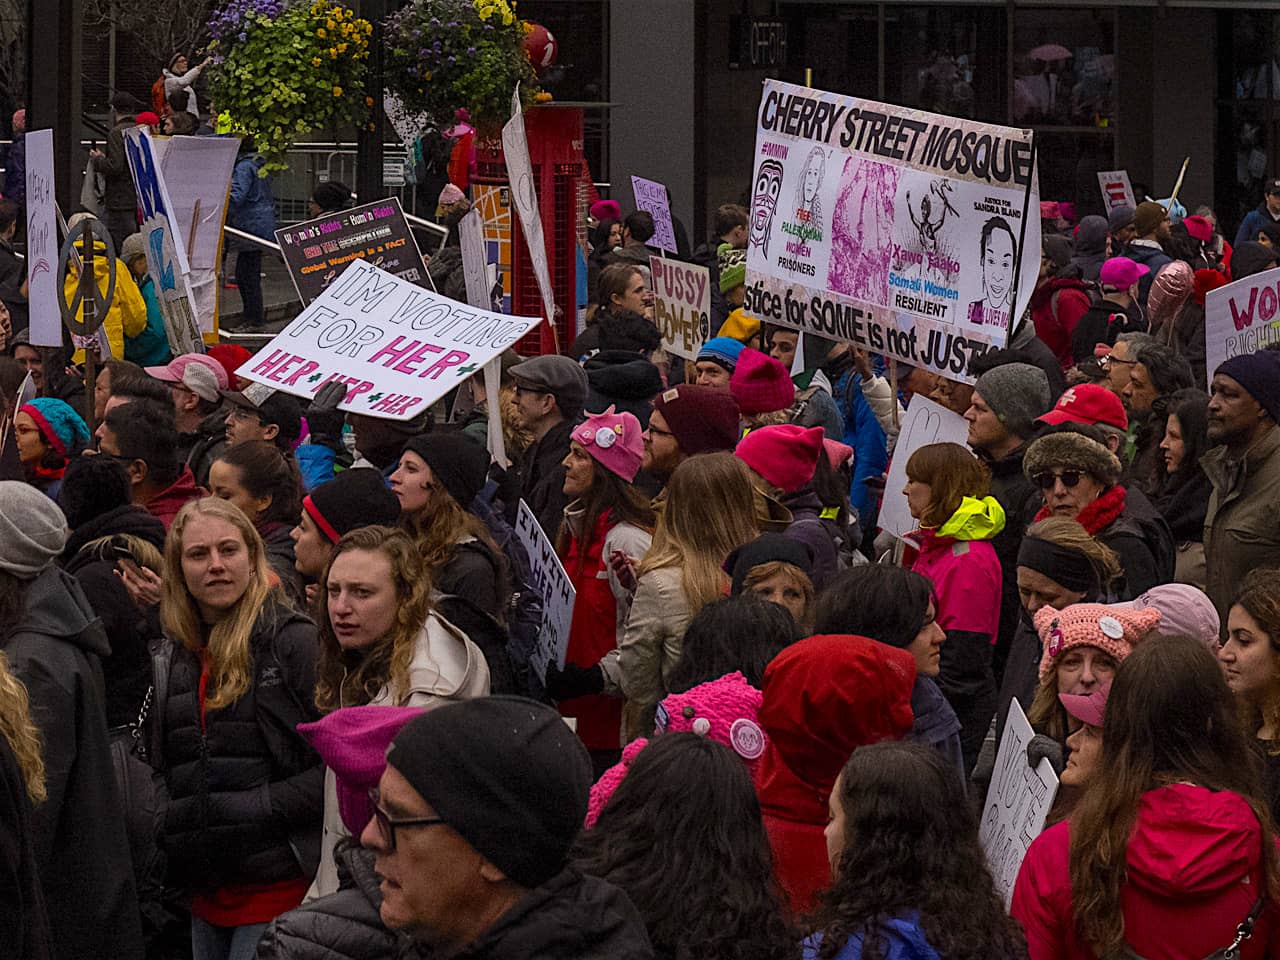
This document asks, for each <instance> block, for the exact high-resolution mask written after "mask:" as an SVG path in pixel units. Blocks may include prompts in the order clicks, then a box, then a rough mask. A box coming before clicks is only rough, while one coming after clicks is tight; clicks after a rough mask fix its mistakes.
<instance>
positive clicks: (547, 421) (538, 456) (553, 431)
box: [507, 355, 588, 543]
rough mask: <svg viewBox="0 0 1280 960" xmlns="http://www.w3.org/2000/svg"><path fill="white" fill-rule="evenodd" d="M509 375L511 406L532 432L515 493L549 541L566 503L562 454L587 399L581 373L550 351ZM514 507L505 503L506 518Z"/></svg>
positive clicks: (565, 453) (584, 377) (584, 376)
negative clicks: (512, 393)
mask: <svg viewBox="0 0 1280 960" xmlns="http://www.w3.org/2000/svg"><path fill="white" fill-rule="evenodd" d="M511 378H512V379H513V380H514V381H515V384H516V412H517V414H518V416H519V418H520V421H521V425H522V426H523V427H524V428H525V429H526V430H528V431H529V432H530V433H531V434H533V438H534V440H533V443H532V444H531V445H530V447H529V449H528V450H526V451H525V452H524V458H523V460H522V461H521V464H520V496H521V498H522V499H523V500H524V502H525V503H527V504H528V505H529V509H530V510H532V511H533V515H534V516H535V517H537V518H538V525H539V526H541V527H542V532H543V533H545V534H546V535H547V539H548V540H550V541H552V542H553V543H554V542H555V539H556V534H557V533H558V532H559V530H560V524H561V523H562V522H563V520H564V508H565V506H566V505H567V504H568V498H567V497H566V496H565V495H564V465H563V460H564V458H565V457H566V456H568V455H569V434H570V433H572V432H573V428H574V426H576V424H577V422H578V419H579V417H581V416H582V405H583V404H584V403H585V402H586V399H587V386H588V383H587V374H586V371H585V370H583V369H582V367H581V366H580V365H579V364H578V363H577V362H576V361H574V360H570V359H569V358H568V357H562V356H558V355H550V356H543V357H534V358H533V359H531V360H526V361H524V363H517V364H516V365H515V366H514V367H512V368H511ZM518 508H519V504H515V503H508V504H507V510H508V517H507V520H508V522H509V523H512V524H514V523H515V511H517V510H518Z"/></svg>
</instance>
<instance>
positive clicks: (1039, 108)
mask: <svg viewBox="0 0 1280 960" xmlns="http://www.w3.org/2000/svg"><path fill="white" fill-rule="evenodd" d="M1115 36H1116V21H1115V11H1114V10H1106V9H1072V10H1038V9H1036V10H1027V9H1021V10H1019V11H1018V12H1017V13H1016V14H1015V15H1014V21H1013V56H1014V61H1013V64H1014V66H1013V77H1014V79H1013V97H1012V117H1013V121H1014V123H1019V124H1028V125H1037V126H1064V127H1107V126H1110V125H1111V123H1112V122H1113V121H1114V119H1115V101H1116V66H1115V65H1116V57H1115Z"/></svg>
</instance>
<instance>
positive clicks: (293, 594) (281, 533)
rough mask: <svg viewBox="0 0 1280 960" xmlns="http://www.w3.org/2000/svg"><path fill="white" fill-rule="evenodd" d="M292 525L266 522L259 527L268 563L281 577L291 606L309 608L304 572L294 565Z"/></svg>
mask: <svg viewBox="0 0 1280 960" xmlns="http://www.w3.org/2000/svg"><path fill="white" fill-rule="evenodd" d="M292 529H293V527H292V526H290V525H289V524H286V523H275V522H272V523H264V524H263V525H262V526H261V527H259V528H258V533H259V534H260V535H261V537H262V545H263V546H264V547H266V552H267V563H268V564H269V565H270V566H271V572H272V573H274V574H275V575H276V576H277V577H279V578H280V587H281V588H282V589H283V590H284V594H285V596H286V597H288V598H289V603H290V605H291V606H293V607H294V608H296V609H298V610H305V609H307V591H306V588H305V587H304V586H303V584H302V574H300V573H298V568H297V567H295V566H294V565H293V560H294V551H293V537H292V536H290V531H291V530H292Z"/></svg>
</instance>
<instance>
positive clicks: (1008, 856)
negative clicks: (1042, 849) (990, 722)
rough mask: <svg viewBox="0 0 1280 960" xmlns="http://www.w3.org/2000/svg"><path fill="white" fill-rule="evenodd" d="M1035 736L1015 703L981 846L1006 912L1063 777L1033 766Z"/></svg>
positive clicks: (993, 779) (1002, 744)
mask: <svg viewBox="0 0 1280 960" xmlns="http://www.w3.org/2000/svg"><path fill="white" fill-rule="evenodd" d="M1034 736H1035V731H1034V730H1032V729H1031V724H1030V723H1029V722H1028V721H1027V715H1026V714H1025V713H1023V712H1022V707H1021V706H1019V704H1018V701H1017V700H1014V701H1013V702H1012V703H1010V704H1009V718H1008V720H1006V721H1005V725H1004V737H1003V738H1002V739H1001V741H1000V751H999V753H997V754H996V768H995V773H994V774H993V775H992V777H991V786H990V787H989V788H988V789H987V800H986V803H985V804H984V805H983V807H982V822H981V824H980V825H979V827H978V842H979V843H981V844H982V850H983V852H984V853H986V855H987V865H988V866H989V867H990V868H991V873H992V875H993V876H994V877H995V881H996V889H997V890H999V891H1000V894H1001V895H1002V896H1003V897H1004V905H1005V908H1006V909H1008V907H1009V904H1010V903H1011V902H1012V900H1013V885H1014V882H1015V881H1016V880H1017V879H1018V869H1019V868H1020V867H1021V866H1022V861H1023V858H1025V857H1026V855H1027V848H1028V847H1029V846H1031V841H1032V840H1034V839H1035V838H1036V837H1038V836H1039V835H1040V831H1041V830H1043V829H1044V820H1045V817H1047V816H1048V815H1049V808H1050V807H1052V806H1053V798H1054V797H1055V796H1057V794H1058V775H1057V774H1056V773H1054V772H1053V767H1052V766H1050V765H1049V761H1048V760H1041V761H1040V763H1039V765H1038V766H1037V767H1036V768H1035V769H1034V770H1033V769H1031V766H1030V765H1029V764H1028V763H1027V744H1028V743H1030V742H1031V738H1032V737H1034Z"/></svg>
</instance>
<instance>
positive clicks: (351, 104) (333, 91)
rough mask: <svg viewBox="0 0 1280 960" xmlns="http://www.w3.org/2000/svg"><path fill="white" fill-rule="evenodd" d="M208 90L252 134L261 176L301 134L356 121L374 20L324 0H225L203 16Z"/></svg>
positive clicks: (281, 161)
mask: <svg viewBox="0 0 1280 960" xmlns="http://www.w3.org/2000/svg"><path fill="white" fill-rule="evenodd" d="M209 31H210V33H211V34H212V35H213V38H214V39H213V42H212V43H211V44H210V45H209V50H210V53H211V54H212V55H213V58H214V65H213V66H212V67H211V68H210V82H209V93H210V96H211V97H212V99H213V104H214V108H215V109H216V110H218V111H220V112H223V113H225V114H226V115H227V117H228V119H229V120H230V124H231V132H232V133H235V134H239V135H241V136H251V137H253V139H254V141H255V143H256V145H257V149H258V152H259V153H260V154H261V155H262V157H263V158H264V160H265V161H266V163H265V164H264V165H263V167H262V174H263V175H264V176H265V175H266V174H267V173H270V172H271V171H273V170H284V169H286V168H287V167H288V164H287V162H286V160H285V154H286V153H287V152H288V150H289V148H290V147H292V146H293V143H294V141H296V140H297V139H298V138H299V137H301V136H303V135H305V134H308V133H310V132H311V131H313V130H317V129H324V128H332V127H336V126H338V125H341V124H343V123H357V124H359V123H362V122H364V120H365V118H366V117H367V115H368V107H369V103H370V101H369V99H368V98H367V97H366V96H365V91H364V83H365V75H366V73H367V61H368V58H369V36H370V34H371V33H372V32H373V26H372V25H371V24H370V23H369V21H368V20H362V19H360V18H359V17H357V16H356V15H355V12H354V11H352V10H351V9H349V8H347V7H344V6H343V5H342V4H340V3H332V2H329V0H315V2H311V3H306V2H302V3H299V2H296V0H230V2H228V3H226V4H225V5H223V6H221V7H219V8H218V10H217V11H216V12H215V14H214V16H213V19H212V20H210V21H209Z"/></svg>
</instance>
